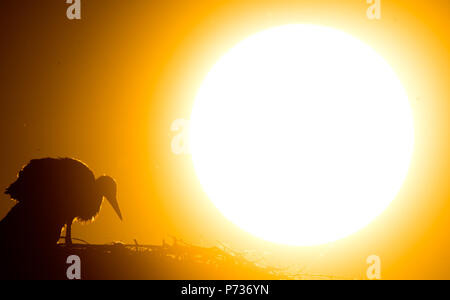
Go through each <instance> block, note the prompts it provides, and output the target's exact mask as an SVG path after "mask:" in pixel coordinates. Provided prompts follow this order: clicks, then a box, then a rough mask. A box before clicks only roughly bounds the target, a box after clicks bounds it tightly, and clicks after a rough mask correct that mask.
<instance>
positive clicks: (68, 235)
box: [66, 221, 72, 245]
mask: <svg viewBox="0 0 450 300" xmlns="http://www.w3.org/2000/svg"><path fill="white" fill-rule="evenodd" d="M66 244H67V245H72V221H69V222H67V224H66Z"/></svg>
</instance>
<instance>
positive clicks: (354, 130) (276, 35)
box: [190, 25, 414, 246]
mask: <svg viewBox="0 0 450 300" xmlns="http://www.w3.org/2000/svg"><path fill="white" fill-rule="evenodd" d="M413 144H414V129H413V120H412V114H411V109H410V106H409V102H408V98H407V96H406V93H405V91H404V89H403V87H402V85H401V83H400V81H399V79H398V78H397V77H396V75H395V73H394V72H393V71H392V69H391V68H390V67H389V65H388V64H387V63H386V62H385V61H384V60H383V58H382V57H380V56H379V55H378V54H377V53H376V52H375V51H374V50H372V49H371V48H370V47H369V46H367V45H366V44H364V43H362V42H361V41H359V40H358V39H356V38H354V37H352V36H350V35H348V34H346V33H343V32H340V31H338V30H335V29H331V28H327V27H321V26H314V25H286V26H280V27H276V28H272V29H269V30H265V31H263V32H260V33H257V34H255V35H253V36H251V37H249V38H247V39H245V40H244V41H242V42H241V43H239V44H238V45H236V46H235V47H234V48H232V49H231V50H230V51H229V52H228V53H226V54H225V55H224V56H223V57H222V58H221V59H220V60H219V61H218V62H217V63H216V64H215V65H214V67H213V68H212V69H211V71H210V72H209V73H208V75H207V77H206V78H205V80H204V82H203V84H202V86H201V88H200V90H199V92H198V94H197V98H196V101H195V104H194V108H193V111H192V115H191V128H190V147H191V153H192V159H193V163H194V168H195V171H196V173H197V176H198V178H199V180H200V182H201V184H202V187H203V188H204V190H205V192H206V194H207V195H208V197H209V198H210V199H211V201H212V202H213V203H214V204H215V206H216V207H217V208H218V209H219V210H220V211H221V212H222V213H223V215H224V216H225V217H227V218H228V219H229V220H230V221H232V222H233V223H234V224H236V225H237V226H239V227H240V228H242V229H244V230H246V231H247V232H249V233H251V234H253V235H255V236H258V237H260V238H262V239H265V240H268V241H271V242H275V243H282V244H288V245H302V246H303V245H317V244H323V243H327V242H331V241H335V240H338V239H340V238H343V237H346V236H348V235H350V234H352V233H354V232H356V231H358V230H359V229H361V228H362V227H364V226H365V225H367V224H368V223H370V222H371V221H372V220H373V219H374V218H375V217H376V216H378V215H379V214H380V213H382V212H383V210H385V209H386V207H387V206H388V205H389V203H390V202H391V201H392V200H393V199H394V198H395V196H396V194H397V193H398V191H399V189H400V187H401V185H402V183H403V181H404V179H405V176H406V174H407V171H408V167H409V163H410V160H411V156H412V151H413Z"/></svg>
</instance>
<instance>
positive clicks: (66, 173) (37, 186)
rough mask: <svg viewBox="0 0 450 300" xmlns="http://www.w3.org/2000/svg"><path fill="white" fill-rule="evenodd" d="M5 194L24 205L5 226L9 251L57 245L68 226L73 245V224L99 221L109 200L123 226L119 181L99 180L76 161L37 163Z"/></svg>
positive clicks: (0, 226) (2, 233)
mask: <svg viewBox="0 0 450 300" xmlns="http://www.w3.org/2000/svg"><path fill="white" fill-rule="evenodd" d="M5 193H6V194H7V195H10V196H11V198H12V199H15V200H16V201H17V202H18V203H17V204H16V205H15V206H14V207H13V208H12V209H11V210H10V212H9V213H8V214H7V216H6V217H5V218H4V219H3V220H2V221H0V244H3V245H14V246H17V247H23V246H25V245H26V244H27V243H37V244H43V245H52V244H53V245H55V244H56V243H57V241H58V240H59V238H60V235H61V229H62V227H63V226H64V225H65V226H66V237H65V241H66V243H67V244H71V243H72V238H71V226H72V223H73V221H74V220H79V221H82V222H87V221H91V220H93V219H94V218H95V216H96V215H97V214H98V213H99V211H100V207H101V204H102V201H103V197H105V198H106V199H107V200H108V201H109V203H110V204H111V206H112V207H113V209H114V210H115V212H116V213H117V215H118V216H119V218H120V220H122V214H121V212H120V208H119V204H118V202H117V198H116V193H117V186H116V182H115V181H114V179H113V178H111V177H109V176H100V177H99V178H97V179H95V177H94V173H93V172H92V171H91V170H90V169H89V168H88V166H87V165H85V164H84V163H82V162H81V161H79V160H75V159H72V158H42V159H33V160H31V161H30V162H29V163H28V164H27V165H26V166H24V167H23V168H22V170H21V171H20V172H19V174H18V177H17V180H16V181H15V182H14V183H12V184H11V185H10V186H9V187H8V188H7V189H6V191H5Z"/></svg>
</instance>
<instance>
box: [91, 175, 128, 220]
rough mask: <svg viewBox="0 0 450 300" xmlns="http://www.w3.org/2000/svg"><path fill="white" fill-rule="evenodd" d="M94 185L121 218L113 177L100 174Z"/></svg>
mask: <svg viewBox="0 0 450 300" xmlns="http://www.w3.org/2000/svg"><path fill="white" fill-rule="evenodd" d="M95 185H96V187H97V190H98V192H99V193H100V195H102V196H103V197H105V198H106V200H108V202H109V203H110V204H111V206H112V207H113V208H114V211H115V212H116V213H117V215H118V216H119V218H120V220H122V213H121V212H120V208H119V203H118V202H117V185H116V182H115V181H114V179H112V178H111V177H109V176H100V177H99V178H97V180H96V181H95Z"/></svg>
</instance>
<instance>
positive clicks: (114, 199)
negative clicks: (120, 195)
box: [106, 197, 122, 221]
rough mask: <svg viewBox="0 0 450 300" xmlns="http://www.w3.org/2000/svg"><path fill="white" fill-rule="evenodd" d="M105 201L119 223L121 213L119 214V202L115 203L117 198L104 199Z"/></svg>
mask: <svg viewBox="0 0 450 300" xmlns="http://www.w3.org/2000/svg"><path fill="white" fill-rule="evenodd" d="M106 200H108V202H109V203H110V204H111V206H112V207H113V208H114V211H115V212H116V214H117V216H118V217H119V219H120V221H122V213H121V212H120V208H119V202H117V198H116V197H114V198H113V199H109V198H106Z"/></svg>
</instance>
